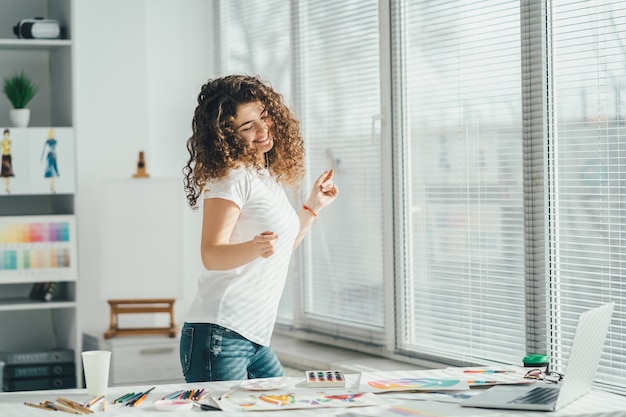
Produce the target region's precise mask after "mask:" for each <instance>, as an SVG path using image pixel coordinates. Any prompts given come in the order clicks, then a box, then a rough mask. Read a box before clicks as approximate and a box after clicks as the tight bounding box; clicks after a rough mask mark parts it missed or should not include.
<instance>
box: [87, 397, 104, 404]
mask: <svg viewBox="0 0 626 417" xmlns="http://www.w3.org/2000/svg"><path fill="white" fill-rule="evenodd" d="M103 398H104V395H100V396H98V397H95V398H94V399H92V400H91V401H89V402H88V403H87V407H91V406H93V405H96V404H98V402H99V401H100V400H101V399H103Z"/></svg>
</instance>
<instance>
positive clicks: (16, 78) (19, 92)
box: [2, 71, 38, 127]
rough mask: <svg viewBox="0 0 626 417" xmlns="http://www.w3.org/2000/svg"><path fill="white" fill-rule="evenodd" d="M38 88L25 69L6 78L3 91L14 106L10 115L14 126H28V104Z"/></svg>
mask: <svg viewBox="0 0 626 417" xmlns="http://www.w3.org/2000/svg"><path fill="white" fill-rule="evenodd" d="M37 89H38V87H37V86H36V85H35V84H33V82H32V81H31V79H30V78H29V77H28V76H27V75H26V74H25V73H24V71H22V72H20V73H16V74H15V75H12V76H10V77H8V78H5V79H4V85H3V89H2V91H3V92H4V94H5V95H6V96H7V99H9V101H10V102H11V105H12V106H13V109H11V112H10V116H11V122H12V123H13V126H14V127H27V126H28V122H29V120H30V109H28V108H26V105H27V104H28V103H29V102H30V101H31V100H32V98H33V97H35V94H37Z"/></svg>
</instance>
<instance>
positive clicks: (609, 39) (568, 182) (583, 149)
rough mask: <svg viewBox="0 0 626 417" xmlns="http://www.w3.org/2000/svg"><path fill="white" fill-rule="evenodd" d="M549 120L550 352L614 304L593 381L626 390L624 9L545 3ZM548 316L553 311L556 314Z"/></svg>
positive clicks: (597, 2)
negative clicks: (583, 317)
mask: <svg viewBox="0 0 626 417" xmlns="http://www.w3.org/2000/svg"><path fill="white" fill-rule="evenodd" d="M551 4H552V8H551V14H550V15H549V18H550V23H551V25H550V26H551V29H552V32H551V39H552V45H553V54H552V60H553V62H552V77H551V79H552V80H553V82H554V83H553V85H552V89H553V100H554V107H555V109H556V115H555V116H556V117H555V121H554V126H553V141H552V142H551V143H550V148H549V152H550V154H551V156H552V158H551V159H552V162H553V164H554V165H553V172H552V173H553V181H551V183H550V187H551V188H550V193H549V195H550V198H551V201H550V206H551V207H552V210H551V212H550V214H551V216H550V219H551V220H552V221H551V222H550V241H551V250H550V256H551V258H550V284H551V292H550V296H551V299H552V300H553V304H554V305H553V308H552V310H553V312H552V317H551V323H552V328H554V329H555V330H556V331H555V332H554V333H553V335H552V344H553V346H552V351H553V352H555V354H554V356H555V357H556V359H558V360H559V361H561V360H562V359H563V357H566V355H567V353H568V349H567V348H566V349H564V351H561V349H559V348H558V347H559V346H560V345H561V344H562V345H564V346H569V344H570V343H571V340H572V338H573V332H574V327H575V322H576V318H577V317H578V315H579V314H580V313H581V312H582V311H584V310H587V309H588V308H591V307H594V306H597V305H598V304H600V303H604V302H607V301H610V300H614V301H616V302H617V305H616V311H615V312H614V314H613V325H612V326H611V328H610V335H609V337H608V340H607V343H606V348H605V354H604V355H603V358H602V362H601V365H600V369H599V371H598V378H597V379H598V380H599V381H601V382H602V383H604V384H606V385H608V386H615V385H621V386H622V388H623V387H624V385H626V366H625V365H626V364H625V361H626V355H625V352H626V350H625V347H626V339H625V336H624V335H625V333H626V332H625V331H624V330H625V327H624V324H625V323H624V313H623V308H624V300H626V282H625V281H624V272H625V271H626V262H625V261H626V188H625V186H626V122H625V120H626V101H625V99H626V96H625V93H626V59H625V58H624V57H625V56H626V4H625V3H624V2H623V1H619V0H612V1H601V0H591V1H583V2H570V1H565V0H559V1H553V2H552V3H551ZM555 307H556V308H555Z"/></svg>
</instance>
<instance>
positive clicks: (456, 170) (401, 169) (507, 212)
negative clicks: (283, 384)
mask: <svg viewBox="0 0 626 417" xmlns="http://www.w3.org/2000/svg"><path fill="white" fill-rule="evenodd" d="M622 3H623V2H622V1H621V0H579V1H574V2H572V1H566V0H542V1H539V2H537V1H534V0H522V1H521V2H519V1H513V0H483V1H480V0H466V1H460V0H449V1H433V0H416V1H407V0H388V1H387V0H385V1H382V0H381V1H374V0H366V1H361V0H353V1H341V2H331V1H319V2H310V1H292V2H285V1H282V0H269V1H268V0H263V1H261V0H245V1H243V0H229V1H221V2H219V4H220V27H219V33H220V39H221V41H220V47H219V52H220V55H219V56H220V60H221V62H220V63H221V69H222V72H223V73H230V72H247V73H254V74H260V75H261V76H262V78H264V79H267V80H270V81H271V82H272V84H274V85H275V86H276V87H277V89H279V90H280V91H281V92H283V93H284V94H285V96H286V97H287V99H288V101H289V102H290V103H291V104H292V107H293V108H294V109H295V110H296V112H297V114H298V115H299V117H300V119H301V120H302V122H303V129H304V132H305V137H306V140H307V146H308V148H307V158H308V160H307V165H308V168H309V170H310V171H309V172H310V178H309V182H308V183H309V184H310V183H311V181H312V180H313V179H314V178H315V177H316V176H317V175H319V173H320V172H321V171H323V170H325V169H327V168H329V167H333V168H335V169H336V170H337V177H336V182H337V184H338V185H339V186H340V189H341V192H340V197H339V199H338V200H337V202H336V203H335V204H334V205H333V206H331V208H329V209H328V210H326V211H324V212H323V213H322V214H321V215H320V217H319V218H318V220H317V223H316V224H315V225H314V226H313V228H312V231H311V233H310V235H311V239H310V240H307V241H306V242H305V245H304V250H302V251H299V252H298V253H296V256H295V258H294V262H292V266H291V267H292V271H291V273H290V279H289V281H288V286H289V287H288V288H287V290H286V292H285V296H284V298H283V303H282V304H281V310H280V312H279V320H280V321H281V322H282V323H286V324H290V325H291V326H293V327H299V328H303V329H307V330H314V331H316V332H321V333H325V334H331V335H335V336H340V337H347V338H351V339H354V340H360V341H363V342H368V343H376V344H381V343H382V342H384V340H383V337H384V336H385V335H386V336H387V339H386V340H387V342H388V343H386V344H385V348H384V349H385V350H387V351H388V352H389V351H393V352H395V353H400V354H407V355H410V356H429V357H431V358H438V359H441V360H442V361H443V362H460V363H463V362H474V361H475V362H483V361H486V360H491V361H501V362H504V363H513V364H519V363H520V361H521V358H522V357H523V355H524V354H526V353H529V352H537V353H549V354H550V355H551V356H552V358H553V363H554V366H555V367H556V369H557V370H561V371H562V370H564V369H565V370H566V365H567V359H568V356H569V346H570V345H571V339H572V337H573V332H574V326H575V323H576V321H577V319H578V316H579V315H580V313H581V312H582V311H584V310H587V309H589V308H592V307H595V306H597V305H599V304H601V303H604V302H607V301H610V300H614V301H616V302H617V305H616V309H615V312H614V316H613V322H612V325H611V327H610V334H609V338H608V342H607V345H606V349H605V353H604V355H603V357H602V360H601V365H600V369H599V371H598V377H597V379H598V381H599V382H600V383H602V384H604V385H605V387H609V389H612V390H615V391H619V392H626V389H625V387H626V364H625V362H626V353H625V352H626V349H625V346H624V344H625V341H624V336H622V335H623V334H624V330H625V329H624V325H625V322H624V303H625V302H626V300H625V299H624V284H623V281H624V280H623V278H622V275H623V269H624V259H626V255H625V253H626V250H625V249H624V248H625V245H624V243H623V242H624V241H625V237H624V226H622V225H623V224H624V222H625V220H626V219H625V218H624V216H626V211H625V210H624V207H626V204H625V203H626V201H624V200H625V196H624V191H622V190H623V189H624V181H626V177H625V175H624V172H625V171H626V169H625V162H624V161H626V159H625V157H626V154H625V152H626V145H624V143H626V141H625V138H624V134H625V132H626V122H625V120H626V115H624V112H625V110H624V105H625V103H624V87H625V83H626V81H625V80H626V60H625V59H624V56H625V55H626V54H625V52H626V51H625V48H626V30H625V29H624V28H626V4H622ZM387 7H390V8H391V21H390V26H391V27H389V22H386V21H385V20H384V18H381V15H379V13H380V11H383V13H382V16H386V14H387V11H388V10H387ZM387 30H389V31H390V34H391V40H390V43H391V57H392V59H391V67H390V68H388V67H387V66H386V65H387V62H386V55H385V54H386V51H385V50H384V49H381V46H380V45H381V44H382V45H383V46H382V48H386V47H387V43H386V42H385V41H383V42H381V40H384V39H389V34H387V33H384V31H387ZM380 31H382V32H380ZM381 50H382V52H383V53H382V54H381ZM381 68H383V70H382V71H381ZM387 71H391V74H392V78H393V79H392V83H391V85H387V80H386V79H385V77H386V74H387V73H386V72H387ZM388 91H391V96H392V99H393V100H392V101H393V105H392V108H391V115H392V116H391V117H390V118H389V119H388V120H385V121H384V122H388V123H392V127H393V137H392V138H391V139H390V138H388V137H383V136H382V135H381V131H382V130H381V124H380V122H381V120H380V116H379V114H380V113H381V111H380V107H381V106H380V102H381V96H382V97H383V101H387V100H388V97H387V94H386V93H387V92H388ZM381 92H382V93H383V94H381ZM385 129H387V128H385ZM385 132H386V131H385ZM389 140H392V141H393V142H392V144H391V145H390V144H389V142H388V141H389ZM386 146H392V147H393V152H389V150H388V149H387V148H386ZM389 166H393V170H394V172H393V193H394V196H393V199H392V201H388V200H385V199H384V198H383V197H382V196H383V195H385V193H386V192H389V190H386V189H384V187H383V185H382V184H383V183H384V182H383V180H382V178H384V177H386V176H387V174H386V169H387V168H386V167H389ZM386 179H387V180H389V177H388V176H387V178H386ZM302 191H303V193H307V192H308V191H309V190H308V189H304V190H302ZM300 198H301V197H300ZM391 204H392V205H393V212H392V211H391V210H389V207H388V206H389V205H391ZM392 214H394V215H395V218H394V220H393V223H394V234H395V238H394V243H393V252H394V253H393V258H394V259H393V260H391V259H390V257H389V258H383V253H384V254H385V255H389V253H390V249H389V248H390V245H392V243H391V242H390V241H389V240H387V239H386V237H387V236H388V235H389V230H388V229H386V228H385V225H386V224H389V223H388V222H389V221H390V220H389V219H390V216H391V215H392ZM392 269H393V270H394V271H393V272H394V273H393V274H392V273H391V272H390V271H391V270H392ZM392 275H393V276H392ZM392 279H393V280H395V288H394V286H393V285H389V283H388V280H392ZM392 288H393V289H394V291H395V294H389V293H385V291H384V290H385V289H392ZM394 299H395V300H396V303H395V305H393V306H392V307H390V304H392V303H393V300H394ZM394 308H395V317H393V318H390V317H386V318H385V317H384V316H385V312H393V311H394ZM385 323H394V324H395V328H390V327H385ZM392 327H393V326H392ZM394 339H395V341H396V345H393V343H392V342H389V341H391V340H394Z"/></svg>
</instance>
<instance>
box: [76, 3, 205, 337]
mask: <svg viewBox="0 0 626 417" xmlns="http://www.w3.org/2000/svg"><path fill="white" fill-rule="evenodd" d="M210 3H211V1H210V0H185V1H179V0H75V1H74V2H73V15H74V16H73V35H72V38H73V39H74V45H75V46H74V57H73V61H74V63H73V64H74V65H73V68H74V71H73V72H74V81H75V85H74V93H75V97H74V105H75V109H74V114H75V120H74V125H75V127H76V142H77V178H78V184H77V192H76V200H75V206H76V214H77V218H78V242H79V277H80V278H79V284H78V299H79V307H78V309H79V317H80V318H79V320H80V321H79V329H80V331H86V332H90V333H93V334H95V335H101V334H102V333H103V332H104V331H105V330H106V329H107V327H108V323H109V307H108V304H107V303H106V300H105V298H104V297H103V296H102V294H101V293H100V288H101V285H100V282H99V280H100V279H103V277H102V276H101V274H100V271H101V266H102V263H103V262H115V261H116V260H112V259H106V260H105V259H101V255H100V249H101V246H100V243H101V242H100V235H101V219H102V212H101V206H102V200H101V197H102V195H101V190H102V185H103V183H104V182H106V181H107V180H110V179H118V178H130V177H131V176H132V174H133V173H134V172H135V167H136V161H137V155H138V152H139V151H144V152H145V154H146V160H147V170H148V172H149V173H150V175H151V176H152V177H180V178H181V188H182V174H181V169H182V166H183V165H184V163H185V162H186V158H187V152H186V148H185V141H186V139H187V138H188V137H189V135H190V133H191V128H190V126H191V116H192V112H193V109H194V107H195V100H196V96H197V94H198V92H199V88H200V86H201V85H202V83H203V82H204V81H206V80H207V79H208V78H210V77H212V76H213V68H212V63H213V60H212V56H213V55H212V54H213V46H212V45H213V42H212V41H211V35H212V33H213V32H212V24H211V22H212V20H211V4H210ZM177 197H178V196H167V195H164V196H162V198H164V199H169V198H177ZM120 204H124V202H123V201H120ZM186 213H187V215H186V218H185V220H184V221H185V223H186V224H187V227H186V230H184V231H181V233H185V242H186V243H185V247H184V253H185V258H184V264H185V265H186V266H185V268H184V270H183V271H181V276H180V277H173V278H172V279H175V280H179V281H180V285H181V286H183V287H184V295H183V297H182V299H180V300H177V302H176V307H177V308H176V320H177V321H178V322H179V323H180V322H181V321H182V320H183V315H184V313H185V312H186V310H187V308H188V305H189V303H190V302H191V299H192V297H193V294H194V292H195V281H196V278H197V274H198V272H199V270H200V267H199V256H198V255H199V253H198V250H199V249H198V248H199V245H198V242H199V240H198V239H199V228H198V225H199V213H197V212H192V211H191V209H186ZM163 221H167V219H166V218H165V219H163ZM155 227H158V225H155ZM128 233H132V230H129V231H128ZM129 279H132V277H129ZM128 298H141V294H128Z"/></svg>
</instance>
